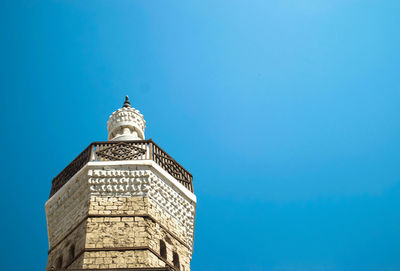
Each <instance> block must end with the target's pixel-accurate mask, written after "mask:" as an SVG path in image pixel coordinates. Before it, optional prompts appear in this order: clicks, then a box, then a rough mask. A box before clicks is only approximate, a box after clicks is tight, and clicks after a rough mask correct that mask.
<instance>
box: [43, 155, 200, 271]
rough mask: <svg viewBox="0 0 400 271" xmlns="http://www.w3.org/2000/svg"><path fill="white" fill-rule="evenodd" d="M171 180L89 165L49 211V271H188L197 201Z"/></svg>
mask: <svg viewBox="0 0 400 271" xmlns="http://www.w3.org/2000/svg"><path fill="white" fill-rule="evenodd" d="M171 178H172V177H171V176H168V175H167V174H165V172H162V170H159V169H158V168H156V167H154V166H151V165H139V164H134V165H132V163H125V162H121V163H120V164H116V163H112V164H107V162H102V163H100V162H98V163H92V164H90V163H89V164H88V165H87V166H85V167H84V168H83V169H82V170H81V171H80V172H78V174H76V175H75V176H74V177H73V178H71V180H70V181H69V182H68V183H67V184H66V185H64V187H63V188H62V189H60V191H58V192H57V193H56V194H55V195H54V196H53V197H52V198H50V199H49V201H48V202H47V203H46V213H47V223H48V231H49V246H50V250H49V257H48V264H47V270H50V268H51V267H52V266H54V267H58V268H59V267H62V268H67V269H117V268H145V267H148V268H150V267H151V268H154V267H159V268H164V267H169V268H172V269H175V270H185V271H187V270H190V261H191V255H192V247H193V234H194V216H195V205H196V201H195V197H194V195H193V194H192V195H193V196H188V193H187V192H188V191H187V190H186V191H182V187H180V186H178V185H176V184H175V183H174V180H173V179H171ZM189 193H190V192H189ZM189 195H190V194H189Z"/></svg>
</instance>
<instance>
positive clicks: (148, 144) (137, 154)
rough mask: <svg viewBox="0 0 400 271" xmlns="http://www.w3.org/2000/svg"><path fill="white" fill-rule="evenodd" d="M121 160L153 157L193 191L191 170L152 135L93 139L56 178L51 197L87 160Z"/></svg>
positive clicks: (153, 159)
mask: <svg viewBox="0 0 400 271" xmlns="http://www.w3.org/2000/svg"><path fill="white" fill-rule="evenodd" d="M121 160H152V161H154V162H156V163H157V164H158V165H159V166H161V167H162V168H163V169H164V170H165V171H167V172H168V173H169V174H170V175H171V176H172V177H174V178H175V179H176V180H177V181H179V182H180V183H181V184H182V185H183V186H185V187H186V188H187V189H188V190H190V191H191V192H193V177H192V174H190V173H189V171H187V170H186V169H185V168H184V167H182V166H181V165H180V164H179V163H178V162H176V161H175V160H174V159H173V158H172V157H171V156H169V155H168V154H167V153H166V152H165V151H164V150H163V149H161V148H160V147H159V146H158V145H157V144H156V143H154V142H153V141H152V140H151V139H150V140H138V141H105V142H93V143H92V144H90V145H89V146H88V147H87V148H86V149H85V150H84V151H83V152H82V153H81V154H79V155H78V157H76V158H75V159H74V160H73V161H72V162H71V163H70V164H69V165H68V166H67V167H66V168H64V170H63V171H61V172H60V174H58V175H57V176H56V177H55V178H54V179H53V181H52V186H51V191H50V197H52V196H53V195H54V194H55V193H56V192H57V191H58V190H59V189H60V188H61V187H62V186H63V185H64V184H66V183H67V182H68V180H69V179H71V177H72V176H74V175H75V174H76V173H77V172H78V171H79V170H80V169H81V168H83V167H84V166H85V165H86V164H87V163H88V162H93V161H121Z"/></svg>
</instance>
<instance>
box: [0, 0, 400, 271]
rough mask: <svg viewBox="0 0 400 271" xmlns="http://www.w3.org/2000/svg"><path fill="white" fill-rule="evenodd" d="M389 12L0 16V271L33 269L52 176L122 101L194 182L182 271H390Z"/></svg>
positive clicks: (397, 119)
mask: <svg viewBox="0 0 400 271" xmlns="http://www.w3.org/2000/svg"><path fill="white" fill-rule="evenodd" d="M399 10H400V2H399V1H389V0H383V1H370V0H363V1H361V0H358V1H356V0H337V1H332V0H330V1H328V0H304V1H294V0H292V1H290V0H287V1H277V0H276V1H269V0H263V1H256V0H254V1H235V0H229V1H218V0H217V1H216V0H214V1H208V0H202V1H170V0H168V1H167V0H157V1H155V0H153V1H151V0H147V1H138V0H129V1H102V0H96V1H77V0H68V1H35V0H30V1H20V0H9V1H8V0H3V1H2V2H1V9H0V15H1V16H0V35H1V43H0V47H1V50H0V59H1V65H0V88H1V92H0V108H1V119H0V120H1V124H2V129H1V141H0V142H1V143H0V144H1V146H0V147H1V151H2V155H1V156H0V159H1V161H0V162H1V165H2V168H1V169H2V173H3V175H2V180H1V186H2V191H3V193H2V196H1V197H0V204H1V206H2V213H3V214H2V217H3V219H2V222H1V223H0V230H1V232H2V233H3V238H2V241H1V242H0V250H1V255H2V256H1V259H2V268H3V269H4V270H21V271H22V270H44V268H45V265H46V259H47V249H48V243H47V232H46V218H45V213H44V203H45V201H46V200H47V198H48V194H49V191H50V184H51V180H52V178H53V177H54V176H55V175H57V174H58V172H59V171H61V170H62V169H63V168H64V167H65V166H66V165H67V164H68V163H69V162H70V161H71V160H72V159H73V158H74V157H75V156H77V155H78V154H79V153H80V152H81V151H82V150H83V149H84V148H85V147H86V146H87V145H88V144H90V142H92V141H98V140H105V139H106V136H107V135H106V121H107V119H108V116H109V115H110V114H111V113H112V112H113V111H114V110H115V109H117V108H119V107H120V106H121V105H122V103H123V97H124V96H125V95H129V96H130V97H131V101H132V104H133V105H134V106H135V107H136V108H138V109H139V110H140V111H141V112H142V113H143V114H144V117H145V119H146V121H147V124H148V125H147V127H148V128H147V130H146V134H147V138H152V139H153V140H154V141H155V142H157V143H158V144H159V145H160V146H162V147H163V148H164V149H165V150H166V151H167V152H168V153H169V154H171V155H172V156H173V157H174V158H175V159H176V160H178V161H179V162H180V163H181V164H182V165H184V166H185V167H186V168H187V169H188V170H189V171H190V172H192V174H193V175H194V184H195V191H196V195H197V197H198V207H197V216H196V235H195V246H194V255H193V261H192V270H194V271H202V270H205V271H212V270H230V271H233V270H241V271H243V270H274V271H302V270H306V271H314V270H315V271H325V270H327V271H331V270H335V271H336V270H340V271H341V270H344V271H346V270H351V271H354V270H363V271H369V270H400V212H399V206H400V167H399V164H400V109H399V102H400V35H399V27H400V17H399Z"/></svg>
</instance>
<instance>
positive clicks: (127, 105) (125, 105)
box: [122, 95, 131, 107]
mask: <svg viewBox="0 0 400 271" xmlns="http://www.w3.org/2000/svg"><path fill="white" fill-rule="evenodd" d="M122 107H131V102H130V101H129V97H128V95H126V96H125V102H124V105H123V106H122Z"/></svg>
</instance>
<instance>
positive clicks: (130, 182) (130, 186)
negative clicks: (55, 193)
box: [88, 169, 195, 247]
mask: <svg viewBox="0 0 400 271" xmlns="http://www.w3.org/2000/svg"><path fill="white" fill-rule="evenodd" d="M88 175H89V176H90V179H89V185H90V191H91V195H97V196H108V197H133V196H144V197H150V198H151V199H153V200H154V201H155V202H156V203H157V204H158V205H159V206H160V207H162V208H163V209H164V210H165V211H167V212H168V213H169V214H170V215H171V216H173V217H175V218H176V219H177V220H178V221H179V222H180V223H181V224H182V226H183V227H184V228H185V229H186V233H187V235H188V240H187V242H188V244H189V246H191V247H192V246H193V237H194V216H195V207H194V205H193V204H192V203H191V202H190V201H189V200H187V199H185V198H184V197H182V196H181V195H180V194H179V193H178V192H176V191H175V190H174V189H172V188H171V187H170V186H169V185H167V184H166V183H165V182H164V181H162V180H161V179H160V178H159V177H158V176H157V175H156V174H154V173H153V172H152V171H150V170H115V169H112V170H99V169H96V170H89V172H88Z"/></svg>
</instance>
